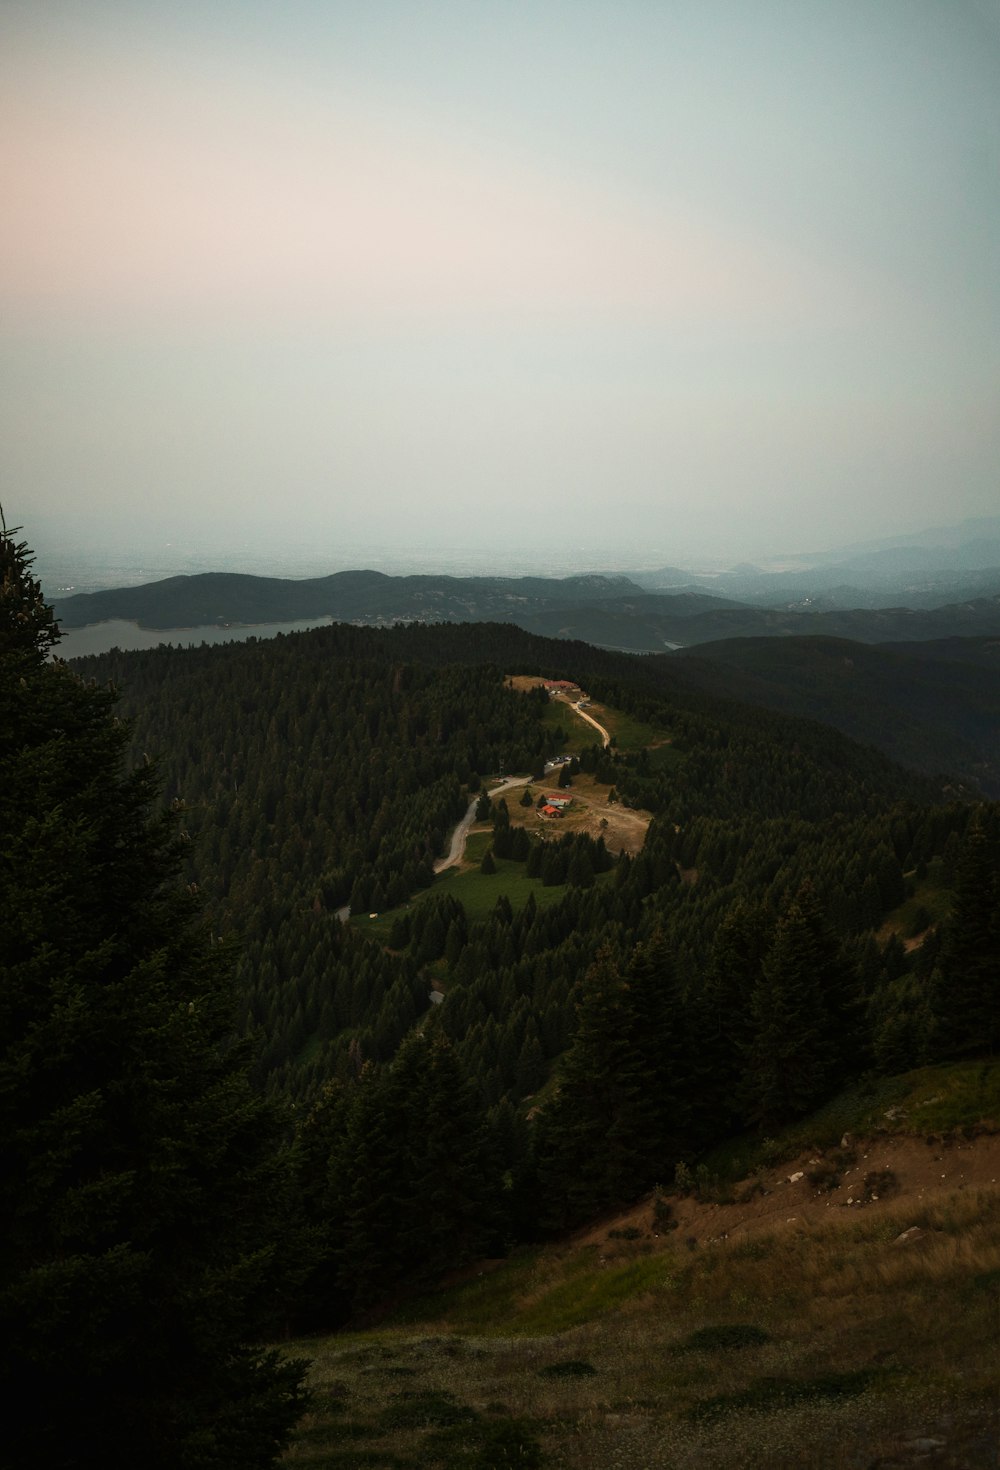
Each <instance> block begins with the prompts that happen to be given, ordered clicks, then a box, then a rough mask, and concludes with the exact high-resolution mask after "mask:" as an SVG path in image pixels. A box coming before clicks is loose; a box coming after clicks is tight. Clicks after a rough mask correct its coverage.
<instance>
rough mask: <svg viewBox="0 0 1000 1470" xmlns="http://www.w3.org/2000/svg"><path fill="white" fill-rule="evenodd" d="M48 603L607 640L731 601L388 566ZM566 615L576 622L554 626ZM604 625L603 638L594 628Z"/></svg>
mask: <svg viewBox="0 0 1000 1470" xmlns="http://www.w3.org/2000/svg"><path fill="white" fill-rule="evenodd" d="M53 606H54V608H55V612H56V616H57V617H58V619H59V621H60V622H61V623H62V625H63V626H64V627H66V628H80V627H85V626H87V625H88V624H91V623H97V622H103V621H106V620H107V619H110V618H123V619H126V620H128V621H134V622H137V623H139V625H140V626H141V627H144V628H163V629H167V628H189V627H198V626H204V625H208V624H221V623H246V624H254V623H272V622H282V621H294V620H296V619H301V618H317V617H330V618H332V619H334V620H335V621H337V622H358V623H366V624H372V625H378V624H381V623H391V622H491V621H492V622H510V623H517V624H518V626H520V627H524V628H528V629H529V630H530V631H532V632H535V631H538V632H541V631H549V628H550V627H551V629H552V631H553V633H554V634H555V635H556V636H572V637H580V638H583V639H584V640H585V641H588V642H603V641H615V639H616V637H617V635H618V629H619V625H620V623H621V620H622V619H628V618H629V617H633V616H636V615H639V616H646V615H648V614H653V615H655V616H662V615H664V614H665V613H666V612H667V610H668V609H669V613H670V616H671V618H673V619H675V620H676V619H678V618H687V617H690V616H693V615H695V614H697V613H700V612H706V611H710V610H714V609H719V608H732V607H734V606H735V604H733V603H732V602H731V601H729V600H728V599H725V598H720V597H717V596H714V595H711V594H707V593H699V592H695V593H690V594H687V595H684V596H681V597H679V598H669V597H663V596H659V597H657V596H651V595H650V594H647V593H645V592H643V590H642V588H641V587H638V586H637V585H636V584H635V583H634V582H632V581H630V580H629V579H628V578H627V577H609V576H598V575H585V576H575V577H563V578H554V577H553V578H546V577H447V576H410V577H392V576H388V575H386V573H384V572H373V571H350V572H335V573H334V574H333V575H332V576H329V577H316V578H310V579H306V580H302V581H298V580H291V579H286V578H279V577H255V576H248V575H244V574H241V573H235V572H204V573H201V574H199V575H196V576H185V577H168V578H166V579H165V580H164V581H161V582H150V583H147V584H145V585H144V586H140V587H117V588H113V589H111V590H109V591H105V592H90V593H82V594H79V595H77V596H75V597H66V598H61V599H56V600H55V602H54V603H53ZM612 606H613V609H614V614H613V616H614V620H615V621H614V623H613V624H611V625H609V626H608V627H607V628H603V625H602V623H601V617H602V614H603V610H604V609H605V608H606V607H609V608H610V607H612ZM564 610H566V611H564ZM569 610H572V611H571V612H570V611H569ZM567 619H568V625H569V626H572V628H573V630H574V631H573V632H571V633H567V634H560V633H559V631H558V630H559V629H561V627H562V625H563V623H567ZM581 627H582V628H583V631H580V629H581ZM670 627H671V628H672V627H673V622H671V624H670ZM602 630H603V631H605V632H607V634H608V637H607V638H602V637H600V636H599V634H600V633H601V631H602ZM622 636H623V639H624V641H623V645H622V646H624V647H628V648H633V647H635V648H640V649H648V648H656V649H660V648H662V647H663V646H664V639H665V637H666V638H667V639H668V640H669V632H668V633H667V634H666V635H661V634H660V632H659V628H658V626H657V625H656V624H655V623H653V624H647V627H646V628H645V629H644V630H632V632H631V633H630V634H628V635H622Z"/></svg>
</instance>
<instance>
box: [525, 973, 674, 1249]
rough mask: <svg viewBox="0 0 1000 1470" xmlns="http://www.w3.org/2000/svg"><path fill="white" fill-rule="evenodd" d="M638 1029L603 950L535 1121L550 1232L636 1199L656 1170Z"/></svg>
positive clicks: (652, 1108) (626, 991)
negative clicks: (551, 1094)
mask: <svg viewBox="0 0 1000 1470" xmlns="http://www.w3.org/2000/svg"><path fill="white" fill-rule="evenodd" d="M638 1029H639V1027H638V1016H637V1012H636V1009H635V1005H634V1001H633V995H632V990H631V986H630V983H629V980H628V978H627V976H626V975H624V974H623V973H622V970H621V967H620V965H619V963H618V961H617V959H616V958H615V956H614V955H613V954H612V952H611V951H610V949H607V948H605V949H603V950H602V951H601V952H600V954H598V956H597V958H596V959H595V961H594V963H593V964H592V965H591V967H590V969H589V970H588V971H587V974H586V975H585V977H584V980H583V983H582V986H581V992H580V1000H579V1005H578V1007H577V1025H576V1032H575V1035H574V1037H573V1041H572V1044H571V1046H570V1048H569V1050H568V1051H567V1052H566V1054H565V1056H564V1057H563V1059H562V1062H561V1065H560V1076H559V1087H558V1091H557V1093H556V1095H555V1098H554V1099H553V1101H552V1102H551V1103H549V1104H548V1105H547V1106H546V1107H545V1109H544V1110H543V1112H542V1113H541V1115H540V1118H539V1121H538V1140H537V1148H538V1157H539V1165H538V1172H539V1180H540V1188H541V1191H542V1194H543V1201H542V1206H541V1213H542V1217H543V1220H544V1221H545V1223H546V1224H547V1225H548V1226H550V1227H551V1228H554V1229H566V1228H568V1227H570V1226H572V1225H575V1224H579V1222H580V1221H581V1220H585V1219H586V1218H587V1216H588V1215H592V1214H594V1213H595V1212H596V1211H597V1210H599V1209H602V1208H604V1207H606V1206H608V1205H610V1204H617V1203H622V1202H624V1201H626V1200H628V1199H631V1198H634V1197H635V1195H636V1194H637V1193H639V1192H640V1190H641V1189H642V1188H643V1187H644V1185H645V1184H646V1183H647V1182H648V1175H649V1172H650V1168H651V1167H652V1168H653V1172H654V1173H655V1171H656V1167H657V1164H656V1163H653V1164H652V1165H651V1163H650V1160H651V1154H652V1150H653V1148H655V1144H652V1143H651V1140H650V1138H649V1136H648V1134H649V1127H650V1117H651V1114H652V1115H654V1116H655V1114H656V1111H657V1104H656V1099H655V1097H654V1096H653V1095H652V1088H653V1087H654V1086H655V1083H654V1079H653V1078H652V1077H651V1075H650V1070H649V1059H648V1056H647V1055H646V1054H645V1053H644V1051H643V1049H642V1048H641V1047H639V1046H638V1045H637V1032H638Z"/></svg>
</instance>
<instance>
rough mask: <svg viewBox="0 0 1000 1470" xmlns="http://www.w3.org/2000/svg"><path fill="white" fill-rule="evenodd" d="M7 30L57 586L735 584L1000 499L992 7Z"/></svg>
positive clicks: (7, 451)
mask: <svg viewBox="0 0 1000 1470" xmlns="http://www.w3.org/2000/svg"><path fill="white" fill-rule="evenodd" d="M0 41H2V45H0V121H2V127H0V176H2V178H3V183H4V199H5V228H4V231H3V234H2V237H0V312H2V322H3V326H2V329H0V373H2V380H3V385H4V386H3V393H2V395H0V444H2V446H3V447H2V449H0V466H2V469H3V485H4V490H3V494H2V499H3V506H4V510H5V513H6V517H7V521H8V523H10V524H21V525H23V526H24V527H25V529H26V534H27V536H28V539H29V541H31V542H32V543H33V544H35V545H36V547H37V549H38V550H39V556H40V565H41V569H42V570H43V571H44V567H45V563H46V559H48V561H49V563H50V564H51V563H52V561H53V559H56V560H58V558H59V557H60V556H61V555H62V554H63V552H64V551H65V552H66V553H67V554H70V555H72V554H73V553H74V551H77V552H81V553H82V552H87V553H88V554H90V552H91V551H94V552H95V554H96V552H97V551H99V550H100V549H101V548H104V550H105V552H106V553H107V555H108V556H110V558H111V562H110V563H109V564H110V565H112V566H113V565H114V564H115V559H116V558H117V559H118V560H119V561H120V562H121V565H122V566H123V568H125V569H128V570H129V574H130V575H133V574H134V573H135V572H136V571H139V570H142V569H143V568H144V567H145V564H146V563H147V562H149V563H152V565H151V566H150V571H151V573H152V574H153V575H157V574H160V573H162V574H167V573H169V571H171V570H177V569H185V568H186V567H190V566H195V565H197V563H198V561H199V558H201V559H202V560H203V561H205V560H206V559H207V561H209V562H212V563H213V565H217V564H218V558H219V556H220V555H227V556H230V557H232V558H236V559H237V560H239V559H242V562H243V565H241V567H240V568H239V569H244V570H258V571H260V570H267V569H272V570H273V574H275V575H290V574H292V573H289V571H288V570H287V567H288V566H293V565H298V566H301V567H308V568H312V569H314V570H313V571H312V574H316V571H318V570H320V569H326V570H333V569H335V568H337V567H343V566H349V565H355V566H357V565H372V566H377V567H379V569H383V570H391V569H392V568H393V567H394V566H395V567H398V568H408V569H426V570H439V571H449V570H464V571H474V570H475V571H483V570H487V569H493V570H497V571H504V572H509V571H512V570H515V569H518V568H520V569H523V570H525V571H537V570H540V569H543V568H548V569H549V570H550V571H552V572H554V573H556V574H558V573H565V572H567V571H573V570H587V569H595V568H601V569H611V568H614V567H616V566H617V567H627V566H629V565H632V566H640V565H642V566H653V565H657V564H682V565H684V564H688V565H690V564H692V563H693V562H695V561H699V562H701V563H702V564H705V563H706V562H708V561H715V562H717V563H718V564H720V565H721V564H724V563H725V564H732V563H733V562H736V561H739V560H751V561H753V560H758V559H760V558H762V557H764V556H765V555H774V554H776V553H780V552H792V551H794V550H795V549H801V550H807V549H808V550H815V549H823V548H826V547H832V546H836V545H839V544H845V543H848V542H854V541H861V540H866V539H871V538H876V537H882V536H887V535H890V534H892V533H895V532H897V531H899V529H900V528H901V527H907V528H909V529H911V530H913V531H917V530H920V529H922V528H924V527H928V526H933V525H936V524H941V523H942V522H948V523H954V522H957V521H960V520H962V519H964V518H968V517H977V516H988V515H990V514H993V513H995V512H996V510H997V508H998V505H1000V493H998V492H1000V487H998V482H997V465H998V463H1000V272H998V271H997V268H996V267H997V260H998V259H1000V86H998V85H997V78H998V76H1000V19H998V12H997V9H996V7H995V6H994V5H992V4H990V3H988V0H950V3H948V4H943V3H935V0H882V3H880V4H879V5H878V6H874V5H871V4H868V3H862V0H844V3H842V4H839V5H837V6H835V7H833V6H828V5H821V4H818V3H810V0H796V3H791V0H760V3H758V4H755V5H753V6H748V5H746V4H745V3H738V0H716V3H713V4H711V5H704V4H701V3H695V0H677V3H667V4H664V5H662V6H648V5H645V4H642V3H640V0H624V3H619V4H615V5H611V4H610V3H607V0H599V3H598V0H577V3H575V4H573V5H569V4H568V3H565V0H540V3H539V4H538V5H536V6H533V7H530V8H529V9H526V10H523V11H518V12H513V11H512V9H511V7H506V6H501V5H500V4H499V0H479V3H473V4H469V3H463V4H459V3H458V0H429V3H428V4H426V5H421V6H420V7H415V6H411V5H407V4H405V3H403V0H373V3H372V4H370V5H368V6H364V7H358V6H351V5H347V4H346V3H338V0H322V3H321V0H289V3H288V4H286V5H283V6H281V7H275V6H273V5H270V4H265V3H264V0H241V3H240V4H239V5H235V4H233V3H231V0H203V3H200V4H198V5H195V4H193V3H191V0H181V3H177V4H175V5H173V6H170V7H163V6H157V5H153V4H152V0H129V3H127V4H126V3H122V0H92V3H88V5H87V6H79V5H78V4H75V3H71V0H47V3H46V4H45V5H38V4H28V3H23V0H0ZM137 558H138V560H137ZM435 559H436V561H435ZM282 566H283V567H285V568H286V570H277V569H276V568H278V567H282ZM204 569H208V566H207V565H206V566H205V567H204ZM297 574H298V575H307V574H310V572H309V571H301V572H299V573H297ZM46 575H48V574H46Z"/></svg>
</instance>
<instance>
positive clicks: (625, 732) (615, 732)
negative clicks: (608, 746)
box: [588, 705, 670, 751]
mask: <svg viewBox="0 0 1000 1470" xmlns="http://www.w3.org/2000/svg"><path fill="white" fill-rule="evenodd" d="M588 713H589V714H592V715H593V716H594V719H595V720H598V721H600V723H601V724H602V725H603V726H604V728H605V729H606V730H607V732H608V734H609V735H610V736H611V739H612V741H613V742H614V745H615V748H616V749H617V750H620V751H630V750H632V751H634V750H645V749H646V748H647V746H651V745H652V746H655V747H656V749H657V750H669V749H670V746H669V745H664V744H663V743H662V742H664V741H666V740H669V738H670V732H669V730H663V729H661V728H660V727H659V726H657V725H647V724H646V723H645V721H644V720H637V719H635V718H633V716H632V715H627V714H625V713H624V712H623V711H622V710H617V709H609V708H607V707H606V706H605V705H595V706H594V708H593V709H591V710H589V711H588Z"/></svg>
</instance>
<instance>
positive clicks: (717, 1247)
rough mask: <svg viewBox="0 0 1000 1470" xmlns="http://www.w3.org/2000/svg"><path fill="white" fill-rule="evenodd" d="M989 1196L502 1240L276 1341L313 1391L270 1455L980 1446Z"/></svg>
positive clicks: (992, 1369)
mask: <svg viewBox="0 0 1000 1470" xmlns="http://www.w3.org/2000/svg"><path fill="white" fill-rule="evenodd" d="M998 1205H1000V1193H998V1191H997V1190H996V1189H981V1190H964V1191H955V1192H954V1193H949V1194H945V1193H942V1194H940V1195H939V1197H937V1198H935V1199H934V1200H932V1201H929V1202H923V1203H921V1204H920V1205H919V1206H915V1205H914V1203H913V1202H912V1201H900V1202H897V1203H894V1204H891V1205H887V1206H885V1208H884V1209H883V1210H882V1211H880V1212H871V1213H868V1214H861V1215H849V1216H846V1217H845V1216H840V1215H838V1217H837V1218H836V1219H829V1220H823V1221H822V1222H821V1223H820V1224H816V1225H809V1226H806V1227H804V1228H802V1229H797V1230H786V1231H783V1232H781V1233H780V1234H775V1235H773V1236H758V1237H756V1238H752V1239H745V1240H741V1241H732V1242H730V1241H719V1242H717V1243H715V1244H714V1245H712V1246H710V1247H708V1248H701V1249H698V1250H693V1251H692V1250H687V1249H686V1248H685V1247H684V1245H683V1242H680V1243H678V1242H677V1241H676V1236H674V1237H672V1238H671V1241H670V1246H669V1248H668V1249H664V1248H657V1249H655V1250H654V1249H653V1248H652V1246H651V1243H650V1241H649V1240H648V1239H641V1240H629V1239H617V1240H606V1242H605V1244H604V1245H601V1246H595V1245H590V1246H587V1247H584V1248H578V1249H575V1250H569V1251H567V1250H566V1249H562V1250H559V1251H556V1250H552V1251H542V1252H535V1253H531V1252H525V1253H522V1254H521V1255H520V1256H518V1257H517V1258H514V1259H512V1260H511V1261H510V1262H508V1263H504V1264H503V1265H501V1266H500V1267H499V1268H498V1269H497V1270H496V1271H494V1272H492V1273H489V1274H488V1275H485V1276H483V1277H481V1278H478V1279H476V1280H474V1281H472V1282H469V1283H466V1284H465V1285H463V1286H462V1287H460V1288H456V1289H455V1290H453V1291H451V1292H448V1293H444V1294H442V1295H440V1296H439V1297H436V1298H431V1299H429V1300H427V1301H425V1302H423V1303H419V1304H417V1303H415V1304H411V1306H410V1308H409V1309H408V1312H407V1314H406V1315H407V1320H406V1321H405V1322H403V1321H398V1322H397V1325H395V1326H390V1327H387V1328H385V1329H384V1330H382V1331H380V1332H378V1333H372V1334H367V1335H364V1336H353V1337H347V1336H343V1337H336V1338H331V1339H328V1340H326V1341H325V1342H306V1343H297V1344H294V1345H292V1347H291V1350H292V1351H293V1352H295V1353H297V1354H298V1353H304V1354H306V1355H307V1356H311V1357H313V1359H314V1370H313V1374H314V1382H315V1384H316V1386H317V1389H318V1394H319V1398H318V1407H317V1409H316V1412H315V1413H314V1415H313V1416H312V1417H311V1419H309V1420H307V1421H306V1423H305V1425H304V1434H303V1437H302V1439H301V1440H300V1441H299V1443H298V1444H297V1445H296V1447H295V1448H294V1449H293V1450H292V1452H291V1453H290V1456H289V1462H290V1463H291V1464H301V1465H311V1466H321V1465H322V1466H328V1467H333V1466H338V1465H343V1466H347V1465H351V1466H361V1465H384V1466H393V1465H405V1466H410V1465H412V1466H421V1467H422V1466H434V1465H438V1464H440V1465H448V1466H461V1465H469V1466H478V1467H480V1470H488V1467H489V1466H501V1465H512V1466H513V1465H518V1464H520V1465H521V1466H522V1470H523V1467H524V1466H526V1465H530V1464H537V1465H542V1464H544V1465H546V1466H553V1467H566V1470H610V1467H623V1470H624V1467H633V1466H634V1467H636V1470H659V1467H663V1470H666V1467H671V1470H686V1467H702V1466H704V1467H713V1470H714V1467H716V1466H718V1467H720V1470H722V1467H729V1466H732V1467H736V1466H741V1467H742V1466H758V1465H759V1466H765V1465H766V1466H769V1467H770V1466H774V1467H784V1466H789V1467H790V1466H800V1465H801V1466H819V1465H822V1466H830V1467H833V1470H837V1467H848V1466H852V1467H854V1466H857V1467H868V1466H871V1465H872V1464H874V1463H875V1462H876V1461H877V1459H878V1457H879V1456H880V1455H884V1456H891V1455H894V1454H895V1453H896V1452H897V1450H899V1448H900V1446H901V1445H905V1443H906V1441H907V1436H909V1438H910V1439H913V1438H915V1437H919V1436H921V1435H924V1436H926V1435H932V1436H936V1437H942V1438H943V1439H944V1440H945V1441H946V1442H947V1443H948V1444H951V1445H952V1446H958V1447H960V1449H961V1454H962V1456H964V1458H961V1459H956V1460H954V1461H951V1462H950V1463H954V1464H956V1465H957V1464H969V1465H973V1466H975V1465H979V1464H982V1465H986V1464H991V1463H993V1462H992V1461H991V1460H990V1459H989V1458H986V1456H988V1455H990V1454H992V1453H993V1450H992V1449H991V1448H990V1436H991V1434H993V1433H994V1430H993V1429H991V1427H990V1417H991V1406H992V1405H994V1404H995V1402H996V1396H997V1389H998V1385H1000V1362H998V1354H997V1348H998V1344H1000V1208H998ZM914 1224H916V1225H919V1226H920V1227H921V1228H922V1229H923V1230H924V1231H925V1232H926V1233H925V1235H924V1236H923V1237H921V1238H920V1239H918V1240H916V1241H915V1242H914V1243H912V1244H907V1245H897V1244H894V1241H895V1239H896V1237H897V1236H898V1235H899V1234H900V1233H901V1232H902V1231H903V1230H905V1229H907V1228H908V1227H910V1226H911V1225H914ZM727 1325H728V1326H729V1327H730V1328H731V1329H733V1330H730V1331H728V1332H726V1331H722V1330H720V1329H722V1328H724V1327H726V1326H727ZM704 1329H713V1330H710V1331H705V1330H704ZM331 1404H335V1405H337V1407H335V1408H333V1409H332V1410H331V1407H330V1406H331ZM421 1413H426V1414H427V1415H429V1420H428V1423H427V1424H422V1423H421V1422H420V1414H421ZM397 1421H402V1422H397ZM440 1421H443V1422H440ZM345 1425H346V1426H348V1428H347V1431H346V1432H347V1435H348V1436H349V1437H350V1436H353V1437H350V1438H349V1441H348V1440H345V1438H344V1426H345ZM338 1426H340V1428H339V1429H338ZM518 1444H520V1445H521V1449H520V1450H518V1449H517V1445H518ZM362 1452H363V1453H362ZM946 1452H947V1446H946V1449H945V1450H942V1452H941V1453H942V1454H946ZM906 1453H908V1452H904V1460H903V1461H901V1462H900V1463H909V1461H907V1460H906V1458H905V1454H906ZM957 1453H958V1450H957V1449H956V1454H957ZM539 1455H541V1456H542V1457H543V1458H541V1459H539V1458H537V1457H538V1456H539ZM344 1456H347V1458H344ZM351 1456H353V1458H351ZM533 1456H534V1457H535V1458H532V1457H533ZM373 1457H374V1458H373ZM977 1457H978V1458H977ZM934 1463H940V1464H948V1463H949V1460H948V1459H947V1458H944V1459H942V1458H940V1457H939V1458H938V1459H937V1460H935V1462H934Z"/></svg>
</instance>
